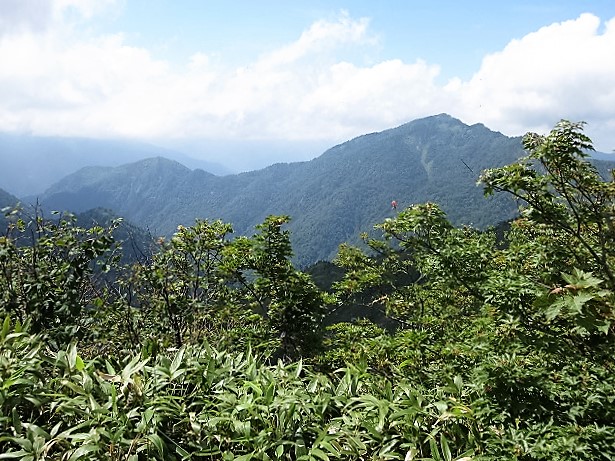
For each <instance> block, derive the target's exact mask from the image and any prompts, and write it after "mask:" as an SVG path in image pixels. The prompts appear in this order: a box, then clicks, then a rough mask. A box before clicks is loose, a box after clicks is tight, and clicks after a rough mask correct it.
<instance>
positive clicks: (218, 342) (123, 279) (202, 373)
mask: <svg viewBox="0 0 615 461" xmlns="http://www.w3.org/2000/svg"><path fill="white" fill-rule="evenodd" d="M524 147H525V148H526V150H527V156H526V157H524V158H522V159H520V160H519V161H518V162H516V163H514V164H511V165H508V166H505V167H502V168H496V169H492V170H486V171H484V172H483V173H482V175H481V179H480V181H481V183H482V184H483V186H484V188H485V192H486V193H487V194H491V193H493V192H495V191H502V192H506V193H508V194H512V195H513V196H514V197H516V198H517V199H518V200H519V204H520V207H521V209H520V217H519V218H518V219H516V220H515V221H514V222H513V223H512V224H511V229H510V231H509V232H508V233H507V234H506V236H505V238H504V241H499V240H498V239H496V237H495V234H494V233H493V232H483V231H478V230H476V229H473V228H470V227H464V228H456V227H454V226H452V225H451V224H450V223H449V221H448V220H447V218H446V216H445V214H444V213H443V212H442V211H441V209H440V208H439V207H438V205H436V204H433V203H426V204H421V205H416V206H412V207H409V208H407V209H405V210H403V211H400V212H399V213H398V214H396V215H395V216H394V217H392V218H390V219H387V220H385V221H384V222H383V223H381V224H380V225H379V226H378V229H380V230H381V232H382V238H373V237H369V236H367V235H365V236H364V240H365V243H366V245H367V247H368V248H369V251H363V250H362V249H360V248H358V247H354V246H351V245H342V246H341V247H340V251H339V254H338V256H337V258H336V264H338V265H339V266H340V267H342V268H343V269H344V276H343V278H342V279H341V280H340V281H339V282H337V283H335V284H334V286H333V288H332V290H330V291H322V290H321V289H319V288H317V286H316V285H315V284H314V283H313V282H312V280H311V279H310V277H309V276H307V275H306V274H304V273H302V272H300V271H298V270H296V269H295V268H294V267H293V266H292V264H291V263H290V258H291V256H292V248H291V246H290V243H289V242H290V240H289V235H288V231H286V230H285V229H284V226H285V224H286V223H287V222H288V218H287V217H284V216H270V217H268V218H267V219H266V220H265V221H264V222H263V223H262V224H261V225H259V226H258V227H257V229H256V233H255V234H254V235H253V236H251V237H237V238H234V239H231V238H230V235H231V232H232V229H231V226H230V225H228V224H225V223H223V222H220V221H215V222H208V221H197V222H196V223H195V225H194V226H191V227H179V228H178V230H177V232H176V233H175V235H174V236H173V237H172V238H170V239H168V240H160V241H159V242H158V243H157V248H156V250H155V252H154V253H153V256H152V257H151V258H142V259H141V260H140V261H138V262H136V263H134V264H132V265H130V266H128V267H119V266H118V264H117V260H118V249H117V244H116V242H115V240H114V237H113V231H114V226H115V224H114V225H111V226H109V227H96V226H94V227H91V228H87V229H85V228H81V227H78V226H77V225H76V224H75V222H74V221H73V220H71V219H70V218H69V217H60V218H59V219H56V220H55V221H48V220H44V219H42V218H40V217H35V218H33V219H32V220H31V221H29V220H28V219H26V218H24V217H23V216H20V215H19V213H13V214H12V215H11V216H9V217H8V219H9V222H10V224H9V229H8V230H7V233H6V234H5V235H4V236H2V237H0V296H2V298H1V308H2V311H3V312H2V313H3V315H4V318H5V320H4V323H3V326H2V329H1V331H0V407H1V412H0V452H2V454H0V459H22V460H35V459H49V460H56V459H57V460H60V459H62V460H64V459H68V460H86V459H96V460H99V459H109V460H119V459H130V460H138V459H161V460H162V459H165V460H180V459H195V460H196V459H198V460H201V459H211V460H219V459H224V460H249V459H253V460H334V459H344V460H347V459H354V460H365V459H372V460H389V459H393V460H395V459H399V460H415V459H433V460H447V461H448V460H454V459H455V460H459V461H461V460H464V461H467V460H479V459H518V460H534V459H592V460H593V459H612V458H613V457H614V456H615V430H613V429H614V422H615V403H614V399H615V397H614V396H615V373H613V365H614V363H613V354H612V351H613V339H614V337H615V336H614V333H615V329H614V326H613V318H614V312H613V306H614V304H613V303H614V300H615V299H614V290H615V274H614V272H613V271H614V269H613V267H614V265H613V261H614V259H613V258H614V256H615V253H614V245H615V243H614V242H615V235H614V232H615V228H614V226H613V219H614V198H615V183H614V182H613V181H612V180H608V181H605V180H603V179H602V177H601V176H600V175H599V174H598V172H597V171H596V170H595V169H594V167H592V166H591V164H590V163H589V162H588V161H587V154H586V152H587V151H588V150H591V147H592V146H591V141H590V140H589V138H587V137H586V136H585V135H584V134H583V132H582V124H577V123H570V122H567V121H562V122H560V123H559V124H558V125H556V127H555V128H554V129H553V130H552V131H551V132H550V133H549V134H547V135H545V136H539V135H536V134H528V135H527V136H526V137H525V138H524ZM32 237H34V238H32ZM350 304H352V305H354V306H362V308H364V309H383V310H385V311H386V312H387V314H388V315H389V316H391V317H394V318H395V319H396V320H397V321H398V324H399V325H400V327H399V328H398V329H397V330H396V331H394V332H391V333H390V332H386V331H384V330H383V329H381V328H380V327H378V326H377V325H374V324H372V323H370V322H367V321H365V320H357V321H355V322H352V323H338V324H334V325H331V326H329V327H326V328H325V327H324V325H325V323H324V319H325V317H327V316H328V315H330V314H331V312H334V311H335V310H337V309H340V308H342V307H343V306H347V305H350Z"/></svg>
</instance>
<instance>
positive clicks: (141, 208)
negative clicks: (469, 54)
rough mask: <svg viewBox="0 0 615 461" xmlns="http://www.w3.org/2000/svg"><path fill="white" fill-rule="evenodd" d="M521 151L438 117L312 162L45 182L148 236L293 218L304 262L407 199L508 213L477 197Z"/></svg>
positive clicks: (472, 219) (481, 216)
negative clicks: (201, 223) (217, 172)
mask: <svg viewBox="0 0 615 461" xmlns="http://www.w3.org/2000/svg"><path fill="white" fill-rule="evenodd" d="M522 154H523V151H522V148H521V143H520V139H519V138H508V137H506V136H504V135H502V134H500V133H497V132H493V131H491V130H489V129H487V128H486V127H484V126H483V125H473V126H467V125H465V124H463V123H462V122H460V121H459V120H456V119H454V118H452V117H450V116H448V115H445V114H442V115H437V116H433V117H427V118H425V119H420V120H415V121H413V122H410V123H407V124H405V125H402V126H400V127H397V128H393V129H390V130H386V131H383V132H380V133H373V134H369V135H365V136H361V137H358V138H355V139H353V140H351V141H348V142H346V143H343V144H340V145H338V146H335V147H333V148H332V149H329V150H328V151H326V152H325V153H324V154H323V155H321V156H320V157H318V158H316V159H314V160H311V161H309V162H298V163H292V164H276V165H272V166H270V167H268V168H265V169H262V170H258V171H253V172H249V173H242V174H238V175H230V176H225V177H218V176H214V175H212V174H208V173H206V172H204V171H202V170H190V169H188V168H186V167H183V166H182V165H180V164H178V163H176V162H172V161H169V160H166V159H163V158H156V159H149V160H146V161H141V162H137V163H133V164H129V165H123V166H121V167H116V168H86V169H83V170H80V171H79V172H77V173H75V174H73V175H70V176H68V177H66V178H65V179H63V180H62V181H60V182H59V183H57V184H55V185H54V186H53V187H51V188H50V189H48V190H47V191H46V192H45V194H44V195H43V196H42V197H41V200H42V203H43V205H44V207H45V208H46V209H47V210H51V209H60V210H62V209H71V210H73V211H75V212H79V211H84V210H86V209H88V208H92V207H94V206H100V207H105V208H111V209H113V210H114V211H115V212H117V213H118V214H120V215H122V216H125V217H127V218H128V219H130V220H131V221H133V222H134V223H135V224H137V225H139V226H142V227H147V228H149V229H150V230H151V231H152V232H154V233H161V234H165V233H171V232H173V230H174V229H175V227H176V226H177V225H178V224H180V223H181V224H191V223H193V222H194V219H195V218H208V219H217V218H220V219H223V220H224V221H228V222H231V223H232V224H233V226H234V228H235V232H236V233H238V234H251V233H252V232H253V227H254V225H255V224H258V223H259V222H262V220H263V219H264V218H265V217H266V216H267V215H269V214H288V215H290V216H291V217H292V222H291V224H290V230H291V231H292V240H293V248H294V249H295V252H296V262H298V263H299V264H301V265H305V264H309V263H312V262H314V261H316V260H320V259H329V258H331V257H332V256H333V255H334V254H335V252H336V249H337V246H338V245H339V244H340V243H341V242H344V241H356V239H357V236H358V235H359V233H360V232H363V231H368V230H370V228H371V227H372V226H373V224H375V223H378V222H381V221H382V220H383V219H385V218H386V217H390V216H392V215H393V213H394V211H393V210H391V207H390V203H391V201H392V200H396V201H397V202H398V203H399V206H400V208H403V207H405V206H407V205H410V204H412V203H420V202H425V201H434V202H437V203H439V204H441V206H442V208H443V209H444V210H445V211H446V212H447V213H448V214H449V217H450V218H451V219H452V221H453V222H454V223H455V224H474V225H476V226H479V227H483V226H486V225H489V224H495V223H497V222H499V221H501V220H505V219H508V218H510V217H512V216H513V214H514V210H515V204H514V203H513V202H512V201H511V200H510V199H508V198H505V197H496V198H495V199H491V200H487V199H484V198H483V194H482V189H481V188H480V187H477V186H476V179H477V177H478V175H479V173H480V171H481V170H482V169H484V168H490V167H495V166H500V165H504V164H506V163H510V162H512V161H514V160H515V159H517V158H518V157H519V156H520V155H522Z"/></svg>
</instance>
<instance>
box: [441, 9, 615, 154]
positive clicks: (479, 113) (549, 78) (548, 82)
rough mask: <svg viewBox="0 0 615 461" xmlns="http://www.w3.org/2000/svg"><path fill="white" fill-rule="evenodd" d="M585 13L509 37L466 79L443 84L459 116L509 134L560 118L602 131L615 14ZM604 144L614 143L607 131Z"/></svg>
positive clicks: (611, 82) (613, 105) (613, 59)
mask: <svg viewBox="0 0 615 461" xmlns="http://www.w3.org/2000/svg"><path fill="white" fill-rule="evenodd" d="M600 26H601V23H600V19H599V18H597V17H596V16H593V15H591V14H583V15H581V16H580V17H579V18H577V19H575V20H570V21H566V22H562V23H557V24H552V25H549V26H546V27H543V28H541V29H540V30H538V31H536V32H534V33H531V34H528V35H526V36H525V37H523V38H522V39H520V40H513V41H511V42H510V43H509V44H508V45H507V46H506V47H505V48H504V49H503V50H502V51H500V52H498V53H494V54H491V55H488V56H486V57H485V58H484V59H483V62H482V65H481V68H480V69H479V70H478V72H476V74H474V76H473V77H472V78H471V79H470V80H469V81H468V82H460V81H456V82H451V83H450V84H449V86H448V88H447V91H448V92H449V93H450V95H451V97H454V98H456V99H457V101H456V106H457V109H456V110H457V112H458V113H459V115H461V116H462V117H463V118H464V119H466V120H468V121H472V122H483V123H485V124H488V125H489V126H492V127H494V128H497V129H501V130H502V131H505V132H510V133H523V132H525V131H539V132H544V131H545V130H547V129H549V127H550V126H551V125H552V124H553V123H555V122H557V121H558V120H559V119H560V118H567V119H570V120H575V121H576V120H584V121H587V122H589V123H590V125H589V126H588V128H589V129H590V130H593V131H594V132H599V133H600V134H601V136H600V137H601V138H603V135H607V133H605V131H606V130H605V128H606V127H608V126H610V127H611V129H612V127H613V124H614V122H615V53H614V50H615V18H613V19H611V20H609V21H607V22H606V23H605V24H604V30H603V32H602V33H601V32H600ZM607 142H611V143H613V145H612V147H611V149H612V148H614V147H615V137H613V135H611V136H610V139H609V140H608V141H605V144H606V143H607Z"/></svg>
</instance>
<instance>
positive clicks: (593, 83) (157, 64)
mask: <svg viewBox="0 0 615 461" xmlns="http://www.w3.org/2000/svg"><path fill="white" fill-rule="evenodd" d="M11 1H13V0H11ZM29 1H30V2H35V0H29ZM114 3H116V2H114V1H113V0H106V1H105V2H99V1H95V0H55V2H54V3H53V8H52V9H51V10H49V11H47V12H46V13H45V14H46V15H47V16H45V17H41V18H40V19H32V20H31V21H30V22H28V18H29V15H28V13H27V12H24V11H25V10H23V9H21V10H20V8H19V7H15V8H13V10H12V12H13V16H14V17H15V18H18V17H21V18H25V19H23V21H22V23H23V24H26V25H24V26H23V27H21V26H20V27H19V28H13V29H12V30H11V31H10V33H2V32H1V29H0V62H2V63H3V65H2V66H0V130H25V131H32V132H34V133H38V134H59V135H80V136H96V137H104V136H128V137H142V138H150V139H153V138H163V137H187V138H188V137H214V138H217V139H220V138H224V137H225V136H226V137H242V138H260V139H314V138H318V139H331V140H337V141H341V140H344V139H348V138H350V137H352V136H356V135H359V134H362V133H366V132H371V131H375V130H380V129H385V128H389V127H392V126H395V125H397V124H400V123H404V122H406V121H409V120H412V119H414V118H417V117H421V116H427V115H432V114H435V113H440V112H448V113H451V114H452V115H454V116H457V117H459V118H461V119H462V120H463V121H465V122H468V123H473V122H482V123H484V124H485V125H487V126H488V127H490V128H492V129H496V130H500V131H502V132H504V133H506V134H510V135H517V134H522V133H524V132H525V131H528V130H539V131H544V130H546V129H548V128H549V127H550V126H551V125H552V124H553V123H554V122H556V121H557V120H559V118H570V119H572V120H586V121H588V122H589V124H590V125H589V126H588V128H589V129H592V130H593V132H595V133H598V134H599V135H600V137H601V139H604V140H605V142H606V143H607V144H608V143H609V142H610V143H612V147H611V148H609V150H610V149H612V148H613V147H615V137H613V135H612V134H610V133H612V132H613V126H614V125H615V53H613V50H615V19H612V20H611V21H609V22H608V23H606V24H605V25H604V27H603V30H602V31H601V30H600V20H599V19H598V18H596V17H595V16H592V15H588V14H587V15H582V16H580V17H579V18H577V19H575V20H571V21H567V22H564V23H561V24H553V25H550V26H547V27H544V28H542V29H540V30H538V31H536V32H534V33H532V34H529V35H527V36H525V37H523V38H521V39H520V40H514V41H512V42H510V43H509V44H508V45H507V46H506V47H505V48H504V49H503V50H502V51H500V52H498V53H494V54H492V55H489V56H486V57H485V58H484V60H483V62H482V65H481V68H480V69H479V70H478V71H477V72H476V74H475V75H474V76H473V77H472V78H471V79H470V80H468V81H461V80H460V79H453V80H451V81H450V82H449V83H448V84H447V85H444V86H442V85H439V84H437V83H436V79H437V77H438V75H439V72H440V68H439V66H438V65H435V64H433V63H428V62H425V61H420V60H419V61H416V62H414V63H405V62H403V61H401V60H399V59H393V60H387V61H382V62H377V63H375V64H370V65H364V64H359V63H358V62H360V60H357V61H355V62H351V61H349V60H348V58H347V57H348V55H347V54H346V53H349V52H350V53H354V54H355V55H356V54H357V53H358V54H360V53H361V50H362V49H364V48H365V47H369V46H370V45H373V44H374V43H377V39H376V38H375V37H374V35H373V34H372V33H371V32H370V30H369V21H368V20H367V19H359V20H355V19H352V18H351V17H349V16H348V15H347V14H345V13H343V14H341V15H340V16H339V17H338V19H337V20H335V21H318V22H316V23H314V24H313V25H312V26H311V27H309V28H308V29H306V30H305V31H304V32H303V33H302V34H301V35H300V36H299V38H298V39H297V40H296V41H295V42H293V43H290V44H288V45H287V46H285V47H282V48H280V49H278V50H273V51H271V52H269V53H266V54H263V55H262V56H261V57H260V58H259V59H258V60H256V61H255V62H252V63H249V64H246V65H245V66H243V67H241V68H236V69H225V68H223V67H222V66H221V65H220V64H214V63H212V62H211V60H210V58H209V56H208V55H207V53H206V52H200V53H196V54H194V55H193V56H192V57H191V58H190V59H189V61H188V62H187V63H186V65H185V66H183V67H181V68H177V67H172V66H171V64H170V63H168V62H165V61H161V60H157V59H156V58H154V57H153V56H152V55H151V53H150V52H148V50H146V49H143V48H138V47H134V46H130V44H128V43H127V41H126V39H125V37H123V36H122V35H106V36H87V35H85V36H84V35H80V34H79V33H78V30H79V28H78V27H66V25H67V24H68V25H69V26H70V25H71V24H73V23H72V22H71V21H72V19H71V17H69V16H71V14H72V13H70V12H71V11H72V12H73V13H74V12H77V13H78V15H80V17H81V19H82V20H83V19H84V18H86V19H87V18H88V17H92V16H94V15H96V14H97V13H98V12H99V8H100V5H103V6H105V7H106V8H109V7H110V6H112V5H114ZM30 4H32V3H30ZM15 5H17V3H15ZM15 5H14V6H15ZM115 6H117V5H115ZM69 13H70V14H69ZM16 23H18V21H16ZM1 26H2V23H0V27H1ZM215 61H216V62H217V63H219V60H218V59H217V60H215ZM591 133H592V132H590V134H591Z"/></svg>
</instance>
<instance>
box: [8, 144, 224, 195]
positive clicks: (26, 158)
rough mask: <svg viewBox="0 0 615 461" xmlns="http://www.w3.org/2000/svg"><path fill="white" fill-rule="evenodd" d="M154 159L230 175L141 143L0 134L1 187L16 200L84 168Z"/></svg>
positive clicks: (177, 153)
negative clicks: (171, 160)
mask: <svg viewBox="0 0 615 461" xmlns="http://www.w3.org/2000/svg"><path fill="white" fill-rule="evenodd" d="M157 156H162V157H166V158H171V159H174V160H177V161H179V162H182V163H183V164H184V165H186V166H189V167H190V168H202V169H204V170H207V171H210V172H211V173H214V174H220V175H225V174H230V173H231V172H230V171H229V170H228V169H226V168H224V167H223V166H221V165H218V164H216V163H212V162H205V161H201V160H197V159H194V158H192V157H189V156H188V155H185V154H183V153H180V152H176V151H174V150H170V149H164V148H161V147H158V146H154V145H151V144H147V143H143V142H137V141H127V140H100V139H87V138H61V137H40V136H29V135H18V134H10V133H0V187H2V188H4V189H6V190H7V191H9V192H10V193H12V194H14V195H16V196H18V197H25V196H31V195H36V194H40V193H42V192H44V191H45V189H47V188H48V187H50V186H51V185H52V184H54V183H55V182H57V181H59V180H60V179H62V178H63V177H64V176H66V175H68V174H71V173H74V172H75V171H77V170H79V169H80V168H83V167H86V166H92V165H97V166H118V165H122V164H125V163H131V162H136V161H138V160H143V159H146V158H151V157H157Z"/></svg>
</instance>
